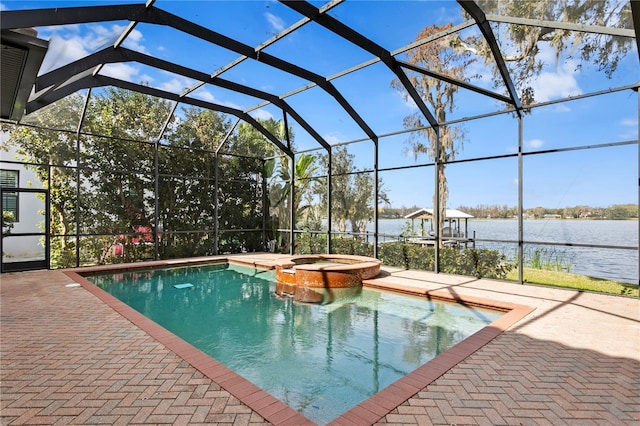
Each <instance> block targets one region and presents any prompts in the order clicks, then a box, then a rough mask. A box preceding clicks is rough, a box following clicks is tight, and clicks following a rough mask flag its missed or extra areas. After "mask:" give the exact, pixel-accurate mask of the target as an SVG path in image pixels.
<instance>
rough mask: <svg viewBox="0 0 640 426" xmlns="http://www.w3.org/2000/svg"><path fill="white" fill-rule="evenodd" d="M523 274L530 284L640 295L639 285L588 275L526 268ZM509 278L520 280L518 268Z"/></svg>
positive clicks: (526, 281)
mask: <svg viewBox="0 0 640 426" xmlns="http://www.w3.org/2000/svg"><path fill="white" fill-rule="evenodd" d="M523 276H524V282H525V283H530V284H540V285H549V286H554V287H564V288H572V289H576V290H585V291H596V292H599V293H609V294H617V295H623V296H630V297H638V296H639V292H638V286H637V285H633V284H628V283H621V282H618V281H609V280H603V279H600V278H593V277H587V276H585V275H577V274H568V273H565V272H556V271H546V270H543V269H533V268H524V274H523ZM507 280H509V281H518V270H517V269H514V270H512V271H511V272H509V273H508V274H507Z"/></svg>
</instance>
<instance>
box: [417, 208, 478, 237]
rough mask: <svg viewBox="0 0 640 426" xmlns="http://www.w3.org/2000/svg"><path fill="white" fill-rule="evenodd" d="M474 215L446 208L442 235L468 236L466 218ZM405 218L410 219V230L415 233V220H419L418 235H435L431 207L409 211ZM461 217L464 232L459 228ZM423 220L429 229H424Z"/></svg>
mask: <svg viewBox="0 0 640 426" xmlns="http://www.w3.org/2000/svg"><path fill="white" fill-rule="evenodd" d="M473 217H474V216H472V215H470V214H469V213H465V212H463V211H461V210H456V209H447V210H446V216H445V218H444V222H445V225H444V227H443V228H442V236H443V237H453V238H465V239H467V238H469V222H468V220H469V219H471V218H473ZM405 219H411V230H412V231H413V233H414V235H416V234H415V220H418V219H419V220H420V236H421V237H435V230H434V226H433V209H426V208H422V209H420V210H416V211H414V212H412V213H409V214H408V215H406V216H405ZM462 219H464V232H463V231H462V230H461V223H462ZM425 221H426V222H428V223H429V230H428V231H426V227H425Z"/></svg>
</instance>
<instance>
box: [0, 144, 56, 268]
mask: <svg viewBox="0 0 640 426" xmlns="http://www.w3.org/2000/svg"><path fill="white" fill-rule="evenodd" d="M7 138H8V136H7V134H6V133H0V140H1V141H2V142H4V141H6V139H7ZM17 159H18V156H17V154H16V152H15V150H14V149H10V150H9V151H4V150H0V168H1V169H3V170H18V171H19V187H20V188H43V187H44V186H43V184H42V182H40V180H39V179H38V178H37V176H36V175H35V173H34V172H33V171H31V170H29V169H27V168H26V167H25V166H23V165H21V164H13V163H9V161H15V160H17ZM18 203H19V205H18V216H19V217H18V222H15V223H14V226H13V229H12V230H11V232H12V233H40V232H42V226H44V207H45V205H44V200H42V199H40V195H39V194H33V193H21V194H20V197H19V199H18ZM41 238H42V237H40V236H8V237H4V238H3V241H2V257H3V261H5V262H6V261H9V262H13V261H19V260H20V261H22V260H31V259H44V255H45V253H44V247H43V244H42V242H41Z"/></svg>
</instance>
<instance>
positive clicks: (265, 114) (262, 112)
mask: <svg viewBox="0 0 640 426" xmlns="http://www.w3.org/2000/svg"><path fill="white" fill-rule="evenodd" d="M249 115H251V116H252V117H253V118H255V119H257V120H272V119H273V114H271V113H270V112H269V111H267V110H266V109H263V108H259V109H257V110H255V111H252V112H250V113H249Z"/></svg>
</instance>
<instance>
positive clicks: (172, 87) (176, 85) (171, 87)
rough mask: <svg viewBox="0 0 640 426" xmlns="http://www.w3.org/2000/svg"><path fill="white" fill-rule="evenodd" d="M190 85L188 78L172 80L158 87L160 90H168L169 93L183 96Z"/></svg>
mask: <svg viewBox="0 0 640 426" xmlns="http://www.w3.org/2000/svg"><path fill="white" fill-rule="evenodd" d="M189 85H190V83H189V81H188V80H187V79H186V78H172V79H171V80H168V81H165V82H164V83H161V84H160V85H158V86H157V87H158V89H161V90H166V91H167V92H171V93H177V94H181V93H182V92H184V90H185V89H186V88H187V87H189Z"/></svg>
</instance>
